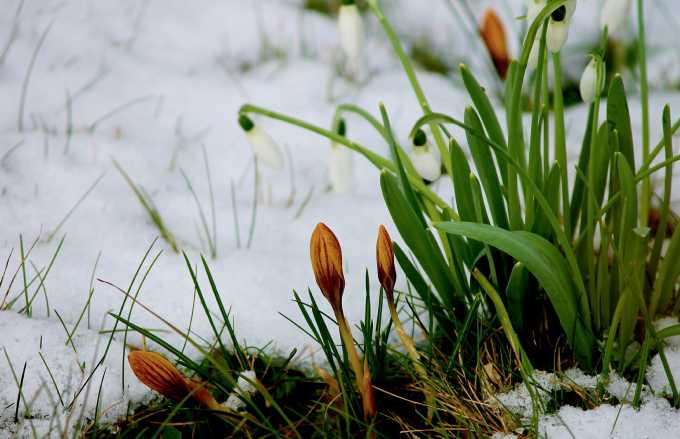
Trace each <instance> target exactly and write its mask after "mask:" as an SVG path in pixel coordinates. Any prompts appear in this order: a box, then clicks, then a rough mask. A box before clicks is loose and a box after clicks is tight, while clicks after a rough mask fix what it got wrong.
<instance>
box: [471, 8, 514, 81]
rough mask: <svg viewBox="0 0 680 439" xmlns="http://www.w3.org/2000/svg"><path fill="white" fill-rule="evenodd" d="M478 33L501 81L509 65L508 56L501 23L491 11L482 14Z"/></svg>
mask: <svg viewBox="0 0 680 439" xmlns="http://www.w3.org/2000/svg"><path fill="white" fill-rule="evenodd" d="M479 32H480V34H481V35H482V39H483V40H484V45H485V46H486V49H487V50H488V51H489V55H490V56H491V60H492V61H493V65H494V67H495V68H496V72H498V76H500V78H501V79H505V75H506V73H507V71H508V66H509V65H510V55H509V54H508V42H507V39H506V36H505V28H504V27H503V22H501V19H500V18H499V17H498V15H497V14H496V13H495V12H494V11H493V9H487V10H486V11H485V12H484V18H483V19H482V24H481V26H480V28H479Z"/></svg>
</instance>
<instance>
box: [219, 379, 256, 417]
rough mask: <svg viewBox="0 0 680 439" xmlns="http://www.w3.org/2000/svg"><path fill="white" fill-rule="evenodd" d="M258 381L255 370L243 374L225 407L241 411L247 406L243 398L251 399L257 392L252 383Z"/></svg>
mask: <svg viewBox="0 0 680 439" xmlns="http://www.w3.org/2000/svg"><path fill="white" fill-rule="evenodd" d="M256 380H257V376H256V375H255V371H254V370H247V371H245V372H242V373H241V374H240V375H239V377H238V380H236V385H235V386H234V391H233V392H231V393H230V394H229V398H227V402H225V403H224V404H223V405H224V406H226V407H228V408H230V409H231V410H239V409H240V408H241V407H243V406H244V405H245V403H244V402H243V398H249V397H250V396H251V395H253V394H254V393H255V392H257V387H255V386H254V385H253V384H252V383H253V382H255V381H256Z"/></svg>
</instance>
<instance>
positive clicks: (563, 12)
mask: <svg viewBox="0 0 680 439" xmlns="http://www.w3.org/2000/svg"><path fill="white" fill-rule="evenodd" d="M574 10H576V0H569V1H568V2H567V3H565V4H564V5H562V6H560V7H559V8H557V9H555V10H554V11H553V13H552V14H550V20H548V32H547V34H546V37H545V38H546V39H545V45H546V46H547V47H548V50H549V51H551V52H553V53H556V52H559V51H560V50H561V49H562V46H564V43H565V42H566V41H567V37H568V36H569V23H570V22H571V17H572V16H573V15H574Z"/></svg>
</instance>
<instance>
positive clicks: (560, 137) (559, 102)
mask: <svg viewBox="0 0 680 439" xmlns="http://www.w3.org/2000/svg"><path fill="white" fill-rule="evenodd" d="M552 59H553V72H554V75H555V81H554V84H553V104H554V107H553V118H554V123H555V160H556V161H557V164H558V165H559V167H560V173H561V174H562V216H563V218H564V231H565V232H566V234H567V236H572V234H571V224H570V221H567V215H568V214H569V175H568V173H567V139H566V134H565V129H564V99H563V94H562V62H561V58H560V53H559V52H557V53H553V56H552Z"/></svg>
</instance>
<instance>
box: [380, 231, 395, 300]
mask: <svg viewBox="0 0 680 439" xmlns="http://www.w3.org/2000/svg"><path fill="white" fill-rule="evenodd" d="M375 260H376V263H377V266H378V280H379V281H380V285H381V286H382V287H383V290H384V291H385V294H387V298H388V300H392V301H393V300H394V284H395V283H396V281H397V271H396V270H395V268H394V250H393V249H392V239H391V238H390V235H389V233H387V229H385V226H383V225H380V227H379V228H378V241H377V242H376V244H375Z"/></svg>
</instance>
